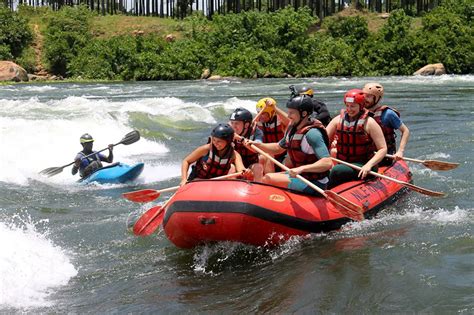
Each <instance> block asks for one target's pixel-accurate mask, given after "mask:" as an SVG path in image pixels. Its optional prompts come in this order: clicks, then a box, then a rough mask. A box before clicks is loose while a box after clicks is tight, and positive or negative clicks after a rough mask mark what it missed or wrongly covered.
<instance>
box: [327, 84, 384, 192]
mask: <svg viewBox="0 0 474 315" xmlns="http://www.w3.org/2000/svg"><path fill="white" fill-rule="evenodd" d="M344 103H345V105H346V109H342V110H341V114H340V115H338V116H337V117H334V119H333V120H331V122H330V123H329V125H328V126H327V132H328V136H329V140H330V141H331V143H332V141H333V140H334V139H336V141H337V144H336V149H337V153H336V157H337V158H338V159H340V160H343V161H346V162H349V163H353V164H355V165H358V166H360V167H362V170H361V171H357V170H354V169H353V168H351V167H349V166H346V165H342V164H337V165H335V166H334V167H333V168H332V170H331V173H330V175H329V185H328V186H329V188H332V187H335V186H337V185H339V184H342V183H345V182H348V181H351V180H357V179H359V178H362V179H363V178H365V177H366V176H367V174H368V173H369V171H371V170H372V171H374V172H376V171H377V169H378V163H380V161H382V159H383V158H384V157H385V154H386V153H387V145H386V144H385V139H384V137H383V132H382V128H380V126H379V125H378V124H377V122H376V121H375V120H374V119H373V118H372V117H370V116H369V111H368V110H367V109H365V107H364V106H365V94H364V92H363V91H362V90H359V89H353V90H349V91H347V92H346V94H345V95H344ZM374 151H376V152H375V153H374Z"/></svg>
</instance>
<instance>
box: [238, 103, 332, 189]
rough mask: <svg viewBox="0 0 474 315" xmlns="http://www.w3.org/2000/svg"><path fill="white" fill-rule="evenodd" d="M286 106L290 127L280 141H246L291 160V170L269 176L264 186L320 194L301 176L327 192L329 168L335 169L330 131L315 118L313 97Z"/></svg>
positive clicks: (287, 161) (287, 163) (264, 178)
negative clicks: (330, 150) (330, 153)
mask: <svg viewBox="0 0 474 315" xmlns="http://www.w3.org/2000/svg"><path fill="white" fill-rule="evenodd" d="M286 107H287V108H288V118H289V119H290V125H289V127H288V129H287V131H286V133H285V136H284V137H283V138H282V139H281V140H280V141H278V142H273V143H258V142H255V141H246V144H254V145H255V146H257V147H258V148H260V149H262V150H264V151H265V152H267V153H270V154H273V155H278V154H281V153H283V152H285V151H286V152H287V154H288V157H289V158H288V159H287V160H286V163H285V164H286V165H287V166H288V167H289V168H290V171H289V172H286V173H269V174H266V175H265V176H263V180H262V181H263V182H264V183H266V184H271V185H275V186H278V187H283V188H289V189H293V190H297V191H301V192H304V193H307V194H311V195H318V193H317V192H316V191H315V190H314V189H312V188H311V187H309V186H307V185H306V184H305V183H304V182H303V181H301V180H300V179H298V178H296V175H301V176H303V177H305V178H306V179H308V180H310V181H311V182H312V183H314V184H315V185H317V186H318V187H321V188H322V189H326V185H327V183H328V175H329V169H330V168H331V166H332V162H331V159H330V158H329V139H328V136H327V133H326V130H325V128H324V126H323V124H322V123H321V122H320V121H319V120H317V119H315V118H314V117H313V116H311V114H312V113H313V102H312V100H311V98H310V97H309V96H307V95H300V96H296V97H294V98H292V99H291V100H289V101H288V102H287V104H286Z"/></svg>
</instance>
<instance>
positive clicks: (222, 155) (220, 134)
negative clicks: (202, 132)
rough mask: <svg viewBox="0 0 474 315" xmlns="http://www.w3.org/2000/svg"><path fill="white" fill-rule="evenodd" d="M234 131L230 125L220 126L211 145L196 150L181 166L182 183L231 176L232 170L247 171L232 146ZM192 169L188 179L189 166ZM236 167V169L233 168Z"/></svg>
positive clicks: (214, 130)
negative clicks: (197, 179)
mask: <svg viewBox="0 0 474 315" xmlns="http://www.w3.org/2000/svg"><path fill="white" fill-rule="evenodd" d="M233 140H234V129H232V127H231V126H229V125H228V124H219V125H217V126H216V127H215V128H214V129H213V130H212V132H211V137H210V141H209V143H207V144H205V145H202V146H200V147H198V148H197V149H195V150H194V151H193V152H191V154H189V155H188V156H187V157H185V158H184V160H183V163H182V164H181V183H180V185H181V186H183V185H184V184H186V182H187V181H191V180H193V179H196V178H199V179H210V178H214V177H218V176H222V175H226V174H229V173H230V172H232V171H231V168H232V169H235V170H236V171H237V172H241V171H243V170H244V169H245V167H244V164H243V163H242V158H241V157H240V154H239V153H238V152H236V151H235V150H234V148H233V146H232V141H233ZM193 163H196V164H195V165H193V167H192V171H191V174H190V175H189V177H188V170H189V166H190V165H191V164H193ZM233 165H235V167H232V166H233Z"/></svg>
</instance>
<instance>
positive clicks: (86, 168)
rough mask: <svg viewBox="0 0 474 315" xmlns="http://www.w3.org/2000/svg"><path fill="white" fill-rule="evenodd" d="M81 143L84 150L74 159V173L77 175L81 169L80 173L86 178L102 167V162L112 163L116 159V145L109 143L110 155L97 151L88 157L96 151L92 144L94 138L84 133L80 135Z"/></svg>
mask: <svg viewBox="0 0 474 315" xmlns="http://www.w3.org/2000/svg"><path fill="white" fill-rule="evenodd" d="M79 140H80V143H81V145H82V151H80V152H79V153H77V155H76V157H75V159H74V166H73V167H72V175H76V173H77V172H78V171H79V175H80V176H81V177H82V178H84V177H87V176H89V175H90V174H92V173H94V172H95V171H97V170H98V169H100V168H102V167H103V166H102V163H101V162H107V163H112V162H113V160H114V155H113V149H114V145H113V144H109V146H108V149H109V155H108V156H107V157H105V155H103V154H102V153H97V154H94V155H91V156H89V157H87V158H86V156H87V155H89V154H92V153H94V152H95V151H93V150H92V146H93V143H94V138H92V136H91V135H90V134H88V133H85V134H83V135H82V136H81V137H80V139H79Z"/></svg>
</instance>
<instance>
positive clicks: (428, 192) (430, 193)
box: [403, 183, 446, 197]
mask: <svg viewBox="0 0 474 315" xmlns="http://www.w3.org/2000/svg"><path fill="white" fill-rule="evenodd" d="M403 185H404V186H406V187H408V188H410V189H411V190H414V191H416V192H418V193H420V194H423V195H427V196H432V197H444V196H446V194H445V193H444V192H439V191H433V190H429V189H426V188H422V187H419V186H415V185H413V184H410V183H403Z"/></svg>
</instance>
